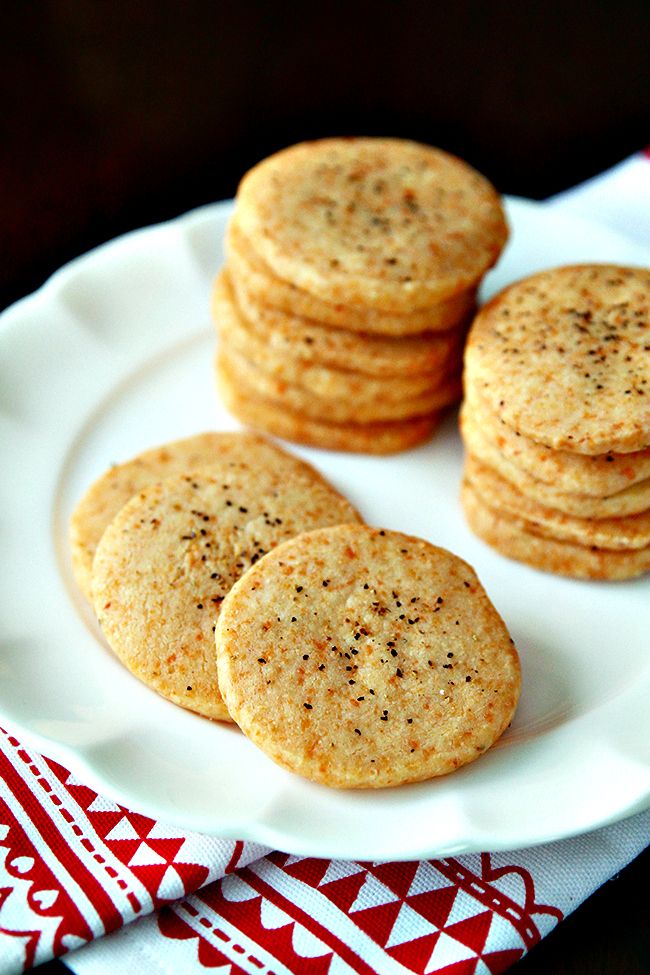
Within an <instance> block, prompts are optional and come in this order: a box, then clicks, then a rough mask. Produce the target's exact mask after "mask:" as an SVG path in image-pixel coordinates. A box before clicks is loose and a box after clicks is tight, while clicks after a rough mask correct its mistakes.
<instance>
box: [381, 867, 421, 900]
mask: <svg viewBox="0 0 650 975" xmlns="http://www.w3.org/2000/svg"><path fill="white" fill-rule="evenodd" d="M417 869H418V863H417V860H416V861H415V862H414V863H379V864H377V866H374V867H373V868H372V873H373V874H374V876H375V877H377V879H378V880H381V882H382V884H385V885H386V886H387V887H388V888H389V889H390V890H392V891H393V892H394V893H395V894H397V896H398V897H400V898H401V899H402V900H404V898H405V897H406V895H407V894H408V892H409V890H410V887H411V884H412V882H413V878H414V877H415V874H416V873H417Z"/></svg>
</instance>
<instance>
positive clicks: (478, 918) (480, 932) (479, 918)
mask: <svg viewBox="0 0 650 975" xmlns="http://www.w3.org/2000/svg"><path fill="white" fill-rule="evenodd" d="M491 924H492V911H483V913H482V914H476V915H475V916H474V917H469V918H467V920H465V921H459V922H458V924H452V925H447V927H446V928H445V933H446V934H448V935H449V937H450V938H455V939H456V941H460V942H461V944H464V945H467V947H468V948H471V949H472V951H475V952H476V954H477V955H480V954H481V952H482V951H483V948H484V946H485V942H486V939H487V936H488V932H489V930H490V925H491Z"/></svg>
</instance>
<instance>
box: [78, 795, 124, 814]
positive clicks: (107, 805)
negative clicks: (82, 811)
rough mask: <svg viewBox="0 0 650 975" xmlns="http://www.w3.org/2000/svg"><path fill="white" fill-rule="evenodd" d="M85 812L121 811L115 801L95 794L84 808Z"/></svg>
mask: <svg viewBox="0 0 650 975" xmlns="http://www.w3.org/2000/svg"><path fill="white" fill-rule="evenodd" d="M86 812H87V813H107V812H119V813H121V812H122V809H121V807H120V806H118V804H117V803H116V802H112V801H111V800H110V799H105V798H104V796H95V798H94V799H93V801H92V802H91V803H90V805H89V806H88V808H87V809H86Z"/></svg>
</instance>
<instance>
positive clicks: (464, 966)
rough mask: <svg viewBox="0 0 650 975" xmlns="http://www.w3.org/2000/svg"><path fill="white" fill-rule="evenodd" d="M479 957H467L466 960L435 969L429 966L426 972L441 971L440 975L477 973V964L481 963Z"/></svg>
mask: <svg viewBox="0 0 650 975" xmlns="http://www.w3.org/2000/svg"><path fill="white" fill-rule="evenodd" d="M479 961H480V959H479V958H466V959H465V961H457V962H454V963H453V964H451V965H445V966H444V968H438V967H437V966H436V968H435V969H433V968H427V969H426V972H427V973H428V972H433V971H435V972H439V973H440V975H476V966H477V965H478V964H479Z"/></svg>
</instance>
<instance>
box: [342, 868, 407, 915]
mask: <svg viewBox="0 0 650 975" xmlns="http://www.w3.org/2000/svg"><path fill="white" fill-rule="evenodd" d="M399 899H400V898H398V897H397V895H396V894H394V893H393V891H392V890H389V888H388V887H386V885H385V884H382V883H381V882H380V881H379V880H377V878H376V877H374V876H373V875H372V874H371V873H368V874H366V879H365V882H364V884H363V887H361V888H360V890H359V893H358V894H357V897H356V900H355V902H354V904H352V906H351V907H350V913H352V912H353V911H365V910H367V909H368V908H370V907H379V905H380V904H391V903H393V901H397V900H399Z"/></svg>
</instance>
